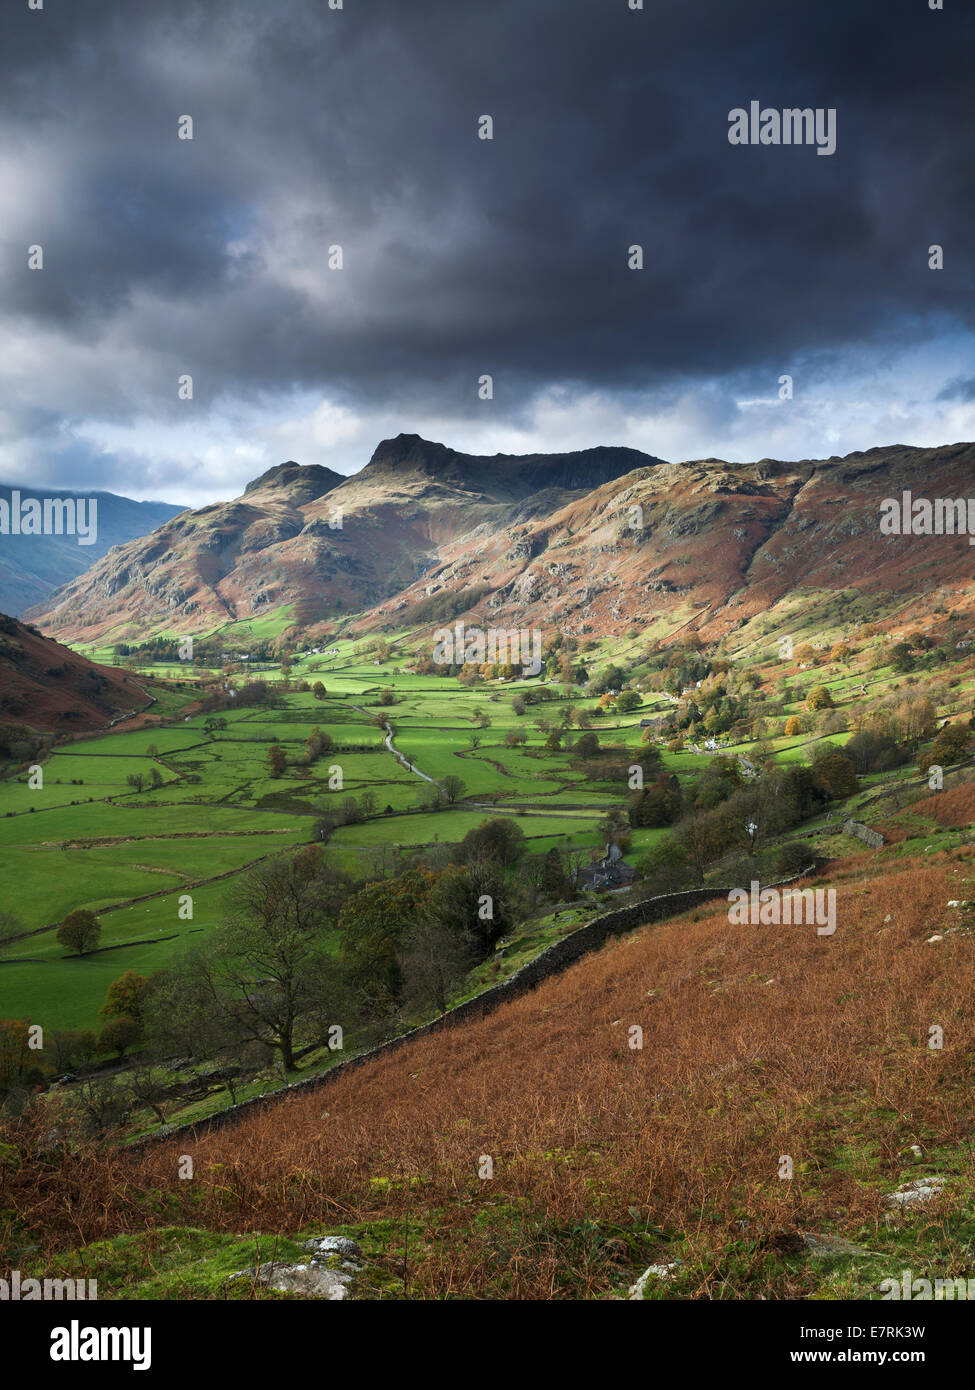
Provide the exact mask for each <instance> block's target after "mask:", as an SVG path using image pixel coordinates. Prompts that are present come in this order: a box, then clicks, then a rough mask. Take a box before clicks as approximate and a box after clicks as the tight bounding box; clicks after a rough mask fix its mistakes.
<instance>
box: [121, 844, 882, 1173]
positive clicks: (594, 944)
mask: <svg viewBox="0 0 975 1390" xmlns="http://www.w3.org/2000/svg"><path fill="white" fill-rule="evenodd" d="M864 829H866V827H864ZM809 872H810V869H809V868H806V869H804V870H803V871H802V873H800V874H795V875H794V876H793V877H792V878H789V879H784V880H782V882H781V883H779V884H777V885H771V886H775V887H784V886H785V885H786V884H790V883H796V882H798V880H799V879H800V878H804V877H805V875H806V874H808V873H809ZM730 892H731V889H730V888H692V889H690V890H689V891H687V892H684V893H665V894H663V895H662V896H660V897H657V898H644V900H643V901H642V902H638V903H633V904H632V906H629V907H621V908H616V909H615V910H614V911H612V912H604V913H602V914H601V916H599V917H595V918H593V920H592V921H591V922H587V923H586V925H585V926H584V927H580V928H579V929H578V930H577V931H574V932H571V933H570V934H569V935H568V936H564V937H563V938H562V939H561V941H556V942H553V944H552V945H551V946H548V947H547V948H546V949H545V950H544V951H541V952H539V954H538V955H537V956H536V957H535V958H534V960H530V961H528V962H527V963H526V964H525V965H523V966H521V967H520V969H518V970H516V971H515V972H514V974H513V975H509V977H508V978H507V979H506V980H502V981H500V982H499V983H498V984H496V985H491V986H489V987H488V988H487V989H485V990H483V991H482V992H481V993H480V994H477V995H475V996H474V998H473V999H468V1000H466V1001H465V1002H464V1003H463V1004H458V1005H457V1007H456V1008H454V1009H450V1010H449V1011H448V1012H447V1013H446V1014H445V1015H444V1016H443V1018H438V1019H436V1020H434V1022H433V1023H426V1024H424V1025H423V1026H422V1027H420V1028H413V1029H411V1030H410V1032H408V1033H402V1034H400V1036H399V1037H397V1038H391V1039H390V1040H389V1041H388V1042H384V1043H379V1044H378V1045H377V1046H376V1047H372V1048H369V1049H368V1051H366V1052H360V1053H358V1055H357V1056H355V1057H350V1058H349V1059H348V1061H345V1062H338V1063H336V1065H335V1066H333V1067H331V1068H330V1069H329V1070H328V1071H325V1072H321V1073H319V1074H318V1075H316V1076H309V1077H306V1078H305V1079H304V1080H302V1081H295V1082H293V1083H292V1084H291V1085H290V1086H282V1087H281V1088H280V1089H279V1090H276V1091H270V1092H269V1093H268V1094H267V1095H264V1096H255V1097H254V1098H253V1099H252V1100H245V1101H241V1102H240V1104H239V1105H232V1106H230V1107H229V1108H228V1109H226V1110H221V1111H220V1112H219V1113H218V1114H216V1115H212V1116H210V1117H209V1118H208V1119H205V1120H200V1121H197V1122H196V1123H194V1124H188V1125H165V1126H163V1127H162V1128H161V1129H159V1130H156V1131H155V1132H154V1133H153V1134H150V1135H146V1136H145V1138H143V1139H140V1140H137V1141H136V1143H137V1144H149V1143H154V1142H157V1141H160V1140H166V1139H170V1138H173V1137H174V1136H176V1135H180V1134H187V1135H189V1134H204V1133H207V1132H209V1131H212V1130H216V1129H223V1128H224V1127H225V1126H226V1125H234V1124H236V1123H237V1122H238V1120H241V1119H243V1118H244V1117H245V1116H246V1115H248V1114H252V1113H254V1112H255V1111H257V1110H262V1109H264V1108H266V1107H267V1106H269V1105H277V1104H279V1103H280V1102H282V1101H286V1100H287V1099H289V1098H290V1097H291V1096H296V1095H304V1094H306V1093H308V1092H310V1091H315V1090H318V1089H319V1088H320V1087H322V1086H328V1085H330V1084H331V1082H332V1081H334V1080H335V1079H336V1078H337V1077H340V1076H343V1075H344V1074H345V1073H346V1072H348V1071H349V1069H350V1068H352V1067H361V1066H364V1065H365V1064H366V1063H367V1062H372V1061H375V1059H376V1058H378V1057H385V1056H388V1054H389V1053H391V1052H395V1051H396V1050H397V1049H398V1048H401V1047H406V1046H408V1044H410V1043H411V1042H415V1041H416V1040H417V1039H418V1038H425V1037H428V1036H429V1035H430V1034H431V1033H438V1032H440V1031H441V1030H442V1029H444V1028H453V1027H456V1026H457V1025H458V1024H462V1023H466V1022H467V1020H468V1019H471V1018H481V1017H483V1016H484V1015H485V1014H489V1013H493V1012H494V1010H495V1009H497V1008H500V1007H501V1005H502V1004H506V1003H507V1002H508V1000H509V999H517V998H518V997H519V995H522V994H527V993H528V991H529V990H532V989H535V988H537V986H538V985H540V984H541V983H542V981H543V980H547V979H548V978H549V977H550V976H552V975H558V974H560V973H561V972H562V971H563V970H565V969H566V968H567V967H568V966H570V965H573V964H574V963H575V962H576V961H577V960H581V958H582V957H583V956H585V955H588V954H589V952H590V951H597V950H598V949H599V948H600V947H601V946H604V945H605V944H606V942H607V941H609V940H610V939H611V938H612V937H614V936H622V935H623V934H624V933H626V932H628V931H633V930H634V928H637V927H645V926H648V925H650V923H652V922H659V921H662V920H663V919H664V918H666V917H676V916H678V915H679V914H680V913H682V912H687V911H688V910H689V909H691V908H694V907H697V906H699V905H700V904H701V903H706V902H713V901H716V900H718V899H721V898H724V899H726V900H727V897H728V894H729V893H730ZM132 1147H135V1145H133V1146H132Z"/></svg>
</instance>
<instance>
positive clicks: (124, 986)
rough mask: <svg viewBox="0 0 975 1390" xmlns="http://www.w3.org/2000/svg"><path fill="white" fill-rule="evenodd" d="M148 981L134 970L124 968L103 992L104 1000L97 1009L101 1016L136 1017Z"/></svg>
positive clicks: (147, 986)
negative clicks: (122, 973)
mask: <svg viewBox="0 0 975 1390" xmlns="http://www.w3.org/2000/svg"><path fill="white" fill-rule="evenodd" d="M148 988H149V981H148V980H147V979H146V977H145V975H139V974H137V972H136V971H135V970H126V972H125V974H124V975H120V976H119V978H118V979H117V980H113V981H112V983H111V984H110V985H109V987H108V989H107V990H106V992H105V1002H104V1004H103V1005H102V1006H101V1008H100V1009H99V1011H98V1012H99V1013H100V1014H101V1016H102V1018H120V1017H122V1016H123V1015H125V1014H128V1015H129V1016H130V1017H131V1018H135V1019H138V1017H139V1014H140V1011H141V1008H142V1001H143V999H144V998H145V993H146V990H147V989H148Z"/></svg>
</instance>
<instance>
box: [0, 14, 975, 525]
mask: <svg viewBox="0 0 975 1390" xmlns="http://www.w3.org/2000/svg"><path fill="white" fill-rule="evenodd" d="M4 23H5V34H4V40H5V42H4V47H3V50H2V54H0V79H2V80H0V199H2V201H3V205H4V207H5V216H4V218H3V219H2V222H0V314H2V326H3V332H4V340H5V352H4V355H3V359H2V362H0V400H2V401H3V406H2V408H0V477H5V478H7V479H12V480H19V479H26V478H33V479H38V480H42V481H45V482H48V483H55V482H58V483H61V484H63V485H64V486H73V487H76V488H78V487H84V486H86V485H91V486H99V487H107V488H111V489H113V490H117V491H123V492H127V493H129V494H131V495H134V496H143V497H144V496H158V497H164V498H168V499H171V500H185V501H189V502H196V501H202V500H207V499H211V498H214V497H218V496H226V495H227V494H228V493H231V492H236V491H238V490H239V489H240V488H241V487H242V486H243V484H244V483H245V482H246V481H247V480H248V479H249V478H250V477H252V476H254V475H255V474H257V473H259V472H261V471H263V469H264V468H266V467H267V466H269V465H270V464H272V463H276V462H279V461H280V460H281V459H282V458H288V457H292V458H297V459H298V460H300V461H301V462H304V463H312V462H320V463H327V464H329V465H330V466H331V467H334V468H338V469H340V470H342V471H353V470H354V469H355V468H358V467H360V466H361V465H362V463H364V462H365V461H366V459H367V458H368V457H369V454H370V453H371V451H372V449H373V447H374V446H375V444H376V442H377V441H378V440H379V439H380V438H383V437H385V436H388V435H391V434H396V433H399V432H400V430H406V431H410V432H417V433H421V434H425V435H428V436H432V437H434V438H439V439H442V440H444V441H445V442H447V443H449V444H451V445H453V446H454V447H458V448H466V449H469V450H471V451H476V452H480V453H493V452H516V451H521V450H531V451H536V450H544V449H562V448H570V447H579V448H581V447H586V446H588V445H591V444H596V443H614V444H616V443H618V444H630V445H633V446H635V447H639V448H644V449H646V450H647V451H648V452H651V453H654V454H656V455H658V456H663V457H669V458H686V457H701V456H705V455H709V454H717V455H720V456H722V457H725V458H729V459H745V458H755V457H762V456H773V455H774V456H778V457H795V458H801V457H810V456H817V455H822V454H832V453H843V452H847V451H848V450H850V449H854V448H867V447H870V446H872V445H874V444H883V443H892V442H895V441H903V442H907V443H915V444H935V443H942V442H953V441H954V440H957V439H959V438H965V437H968V438H971V437H972V436H973V434H975V430H973V428H972V425H973V401H972V392H971V391H970V390H969V389H967V388H968V387H970V377H971V367H970V364H971V362H972V359H973V355H975V354H973V351H972V349H973V344H975V324H973V317H975V309H973V305H975V298H973V296H972V289H973V279H975V277H973V273H972V262H971V250H970V230H969V229H970V227H971V224H972V217H973V212H975V206H973V205H975V197H973V182H972V171H971V159H970V129H971V100H972V99H971V83H970V61H969V54H970V51H971V39H972V38H973V37H975V15H973V14H972V12H971V10H970V8H969V7H965V6H961V5H949V6H948V7H947V9H945V10H943V11H932V10H930V9H929V8H928V7H927V5H925V4H924V3H923V0H889V3H888V4H887V5H885V6H884V7H883V10H882V11H880V10H878V7H877V6H876V3H875V0H820V3H818V4H817V5H815V6H804V7H797V6H791V7H790V6H782V5H781V4H780V3H778V0H740V3H736V0H682V3H681V4H680V5H675V6H664V5H659V4H656V3H654V4H652V5H648V6H647V8H646V9H645V10H642V11H640V10H637V11H634V10H631V9H630V8H629V7H628V3H627V0H492V3H490V4H479V3H471V4H464V5H458V4H457V3H456V0H411V3H410V4H403V3H402V0H344V4H343V8H342V9H341V10H334V9H331V8H329V7H328V6H327V5H326V4H325V3H324V0H284V2H283V3H277V4H275V5H274V6H268V7H258V6H249V5H241V4H240V3H239V0H232V2H231V0H209V3H207V4H206V5H201V4H199V3H198V2H197V0H152V3H149V2H148V0H88V3H86V4H85V5H79V4H77V3H76V0H46V3H45V5H44V8H43V10H41V11H31V10H28V9H27V7H26V5H24V6H21V7H20V8H19V10H18V11H17V12H15V13H13V12H8V14H7V15H6V16H5V21H4ZM752 99H756V100H759V101H761V103H762V104H763V105H765V106H769V107H779V108H781V107H785V106H811V107H835V108H836V112H837V133H838V142H837V150H836V153H835V154H834V155H832V156H830V157H825V158H824V157H819V156H817V154H816V152H815V150H814V149H810V148H805V147H802V148H782V147H761V146H760V147H757V148H751V147H748V148H737V147H734V146H732V145H730V144H729V142H728V139H727V130H728V112H729V111H730V110H731V109H732V108H733V107H737V106H747V104H748V102H749V101H750V100H752ZM187 114H188V115H191V116H192V117H193V122H194V138H193V140H192V141H189V140H179V139H178V138H177V122H178V118H179V117H180V116H182V115H187ZM483 114H490V115H491V116H493V118H494V121H495V138H494V140H493V141H490V142H489V141H480V140H478V139H477V135H476V127H477V118H478V117H479V116H481V115H483ZM934 243H937V244H940V245H942V246H943V247H944V256H945V268H944V269H943V270H938V271H933V270H930V269H929V268H928V247H929V246H930V245H932V244H934ZM37 244H39V245H42V246H43V248H44V260H45V265H44V269H43V271H30V270H28V269H27V248H28V246H31V245H37ZM335 244H340V245H341V246H342V248H343V254H344V268H343V269H342V270H334V269H330V268H329V254H328V251H329V247H331V246H333V245H335ZM633 244H640V245H642V246H643V248H644V257H645V266H644V269H643V270H640V271H634V270H630V269H628V268H627V264H626V251H627V248H628V247H629V246H631V245H633ZM183 373H189V374H191V375H192V377H193V381H194V398H193V400H192V401H180V400H178V399H177V394H176V390H177V379H178V378H179V377H180V375H181V374H183ZM482 373H490V374H491V375H492V376H493V377H494V383H495V396H494V399H493V400H492V401H480V400H478V399H477V395H476V381H477V379H478V378H479V377H480V376H481V374H482ZM783 374H788V375H791V376H792V377H793V379H794V383H795V395H794V399H793V400H792V401H788V402H784V401H780V400H779V399H778V395H777V392H778V380H779V377H780V376H782V375H783ZM966 383H967V385H966Z"/></svg>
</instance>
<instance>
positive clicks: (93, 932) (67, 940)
mask: <svg viewBox="0 0 975 1390" xmlns="http://www.w3.org/2000/svg"><path fill="white" fill-rule="evenodd" d="M101 934H102V927H101V923H100V922H99V920H98V918H97V917H96V916H95V914H94V913H93V912H89V910H88V908H86V907H79V908H76V909H75V911H74V912H69V913H68V915H67V917H65V919H64V921H63V922H62V923H61V925H60V926H59V927H58V935H57V939H58V945H59V946H66V947H67V948H68V950H69V951H73V952H74V954H75V955H76V956H83V955H86V954H87V953H88V952H89V951H93V950H94V949H95V947H96V946H97V945H98V938H99V937H100V936H101Z"/></svg>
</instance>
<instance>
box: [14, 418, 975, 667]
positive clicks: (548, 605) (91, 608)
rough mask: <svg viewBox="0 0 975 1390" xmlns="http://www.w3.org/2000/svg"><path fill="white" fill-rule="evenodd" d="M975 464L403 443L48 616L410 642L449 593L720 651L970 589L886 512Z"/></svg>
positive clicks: (133, 563) (171, 545) (289, 477)
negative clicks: (424, 614) (790, 607)
mask: <svg viewBox="0 0 975 1390" xmlns="http://www.w3.org/2000/svg"><path fill="white" fill-rule="evenodd" d="M633 463H636V465H637V466H635V467H628V465H630V464H633ZM973 465H975V445H972V444H969V443H957V444H952V445H945V446H941V447H938V448H927V449H924V448H915V447H913V446H910V445H893V446H888V447H882V446H878V447H875V448H872V449H870V450H859V451H855V452H854V453H852V454H848V455H842V456H841V455H836V456H833V457H832V458H830V459H805V460H797V461H787V460H780V459H771V458H765V459H761V460H759V461H758V462H756V463H729V462H727V461H725V460H722V459H691V460H687V461H684V462H681V463H668V462H665V461H664V460H662V459H658V458H656V457H655V456H653V455H649V454H642V453H640V452H639V451H636V450H630V449H624V448H616V447H611V446H600V447H599V448H596V449H590V450H578V451H572V452H570V453H568V454H558V453H555V454H535V455H524V456H518V455H503V454H502V455H497V456H495V457H494V458H489V457H487V456H479V455H467V454H462V453H459V452H457V451H455V450H452V449H449V448H448V447H447V446H445V445H442V444H437V443H433V442H431V441H427V440H423V439H421V438H420V436H417V435H408V434H400V435H398V436H396V437H395V438H394V439H390V440H384V441H381V443H380V444H379V445H378V446H377V448H376V449H375V450H374V452H373V455H372V457H371V458H370V460H369V462H368V463H367V464H366V465H365V467H364V468H363V469H361V470H360V471H359V472H358V473H355V474H352V475H350V476H348V477H345V476H342V475H338V474H334V473H332V471H331V470H328V469H322V468H321V466H319V465H311V466H309V467H310V469H311V470H312V471H311V472H308V471H307V470H306V469H305V468H304V467H303V466H301V465H298V464H296V463H294V461H289V462H287V463H285V464H280V465H276V466H275V467H274V468H272V469H269V470H267V472H265V473H264V474H262V475H261V476H260V478H258V479H255V480H254V481H253V482H252V483H250V484H248V486H247V487H246V488H245V490H244V493H243V494H242V495H241V497H239V498H235V499H233V500H232V501H230V502H226V503H214V504H211V506H209V507H207V508H202V509H198V510H197V511H187V512H183V513H181V514H180V515H179V516H177V517H175V518H172V519H170V520H169V521H168V522H166V523H164V524H163V525H162V526H161V527H159V528H157V530H156V531H155V532H153V533H151V535H150V536H148V537H145V538H142V539H141V540H136V541H133V542H130V543H129V544H128V545H125V546H122V547H120V548H119V549H117V550H116V551H114V552H113V553H112V555H111V556H106V557H104V558H103V559H102V560H101V561H99V562H98V564H97V565H95V566H93V567H92V569H91V570H90V571H89V572H88V573H87V574H85V575H83V576H81V577H80V578H79V579H77V580H75V581H73V582H72V583H69V584H68V585H66V586H64V587H63V588H62V589H61V590H59V591H58V593H57V594H56V595H55V596H54V599H53V600H52V602H51V603H50V604H49V605H47V606H46V607H44V606H42V607H40V608H38V609H34V610H32V611H31V616H32V617H33V618H34V620H35V621H37V622H39V623H40V624H42V625H43V626H45V627H46V628H48V629H50V630H51V631H54V632H56V633H58V634H59V635H63V636H65V637H66V638H67V639H68V640H73V641H79V640H84V641H90V640H100V639H104V638H105V637H106V636H107V637H109V638H110V639H111V640H126V641H132V640H136V641H138V640H142V639H144V638H145V637H147V636H149V635H153V633H154V632H160V631H163V630H166V631H173V632H193V631H195V632H203V631H212V630H214V629H215V628H216V627H219V626H225V625H226V624H228V623H239V622H243V621H248V620H253V619H258V618H261V617H264V616H267V615H269V614H271V613H279V614H281V615H282V619H281V629H282V631H284V630H285V629H287V630H295V631H302V632H306V631H307V632H310V633H314V632H315V631H316V630H318V629H321V630H324V629H325V627H327V626H328V625H329V624H330V623H333V622H334V621H335V619H336V618H337V617H345V616H347V615H349V614H352V613H354V614H356V615H358V617H357V626H360V627H362V628H364V629H366V630H369V629H376V628H382V627H384V626H390V625H394V624H398V625H409V623H410V615H411V610H412V609H413V608H415V607H416V606H417V605H419V604H421V603H423V602H424V601H425V600H426V599H429V598H431V597H433V596H434V595H436V594H438V593H441V592H445V591H446V592H450V593H454V594H457V593H466V592H468V591H471V592H476V593H477V594H478V595H479V597H478V604H477V606H476V614H477V615H480V617H481V618H484V617H485V616H486V617H488V618H490V617H491V616H492V614H494V615H498V616H499V617H500V618H503V619H504V621H505V622H508V621H515V620H516V621H518V622H519V623H521V624H536V625H543V624H549V625H551V624H552V623H555V624H557V625H558V626H559V627H561V628H563V629H564V630H565V631H566V632H570V633H584V632H597V633H600V634H606V633H611V632H613V631H617V630H621V629H622V627H623V626H625V625H627V624H634V623H636V624H640V625H646V624H650V623H652V624H656V625H657V628H658V630H659V635H660V636H662V637H667V636H668V635H669V634H670V632H671V631H672V630H676V629H678V628H679V629H680V630H684V629H686V628H690V629H691V630H694V631H698V632H700V633H702V635H706V636H713V637H717V636H722V635H726V634H727V633H728V632H729V631H730V630H732V629H733V628H734V627H736V626H739V627H740V626H744V624H745V623H746V622H748V621H750V620H751V619H753V618H755V617H756V616H757V615H758V614H759V613H760V612H761V611H762V610H763V609H771V608H776V607H779V606H781V605H783V604H785V603H787V601H788V599H789V596H790V595H791V594H795V593H797V592H798V593H806V594H816V595H819V596H820V598H823V601H825V598H824V597H823V596H829V595H833V596H836V595H845V596H846V601H848V602H852V598H851V595H853V594H855V593H856V592H862V593H864V594H871V595H873V596H874V600H875V601H876V602H885V603H888V606H889V600H891V599H892V598H893V597H896V595H897V594H898V593H899V592H902V591H903V588H904V585H905V584H906V585H907V586H908V588H913V589H914V590H915V591H923V592H929V591H930V592H931V593H932V594H934V595H936V594H937V592H938V590H939V589H940V588H943V587H944V585H945V584H947V583H949V582H952V583H953V582H954V581H956V580H963V581H964V583H965V586H966V588H967V587H968V584H969V579H968V574H967V570H966V568H965V567H966V565H967V562H968V560H969V558H970V551H969V547H968V545H967V540H966V538H965V537H955V536H942V537H934V536H933V537H926V538H924V540H925V541H926V542H927V543H926V544H924V545H919V546H917V547H915V548H913V549H911V548H910V542H911V540H912V539H918V538H911V537H889V536H883V535H881V533H880V530H879V508H880V502H881V501H882V499H883V498H884V497H886V496H890V495H895V496H896V495H899V493H900V491H902V490H903V489H905V488H908V489H909V488H911V487H913V488H914V489H915V490H917V489H918V487H919V485H920V483H922V482H923V486H924V489H925V490H926V492H928V493H929V494H930V495H932V496H934V495H940V496H957V495H963V494H964V492H965V490H966V488H967V484H968V480H969V479H970V478H971V477H972V476H973V472H975V470H973ZM334 479H339V481H337V482H334V485H333V480H334ZM583 480H585V481H583ZM570 484H580V485H577V486H570ZM901 542H904V543H905V544H898V543H901ZM908 557H910V558H909V559H908ZM421 611H423V610H421ZM472 611H473V610H472Z"/></svg>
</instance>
